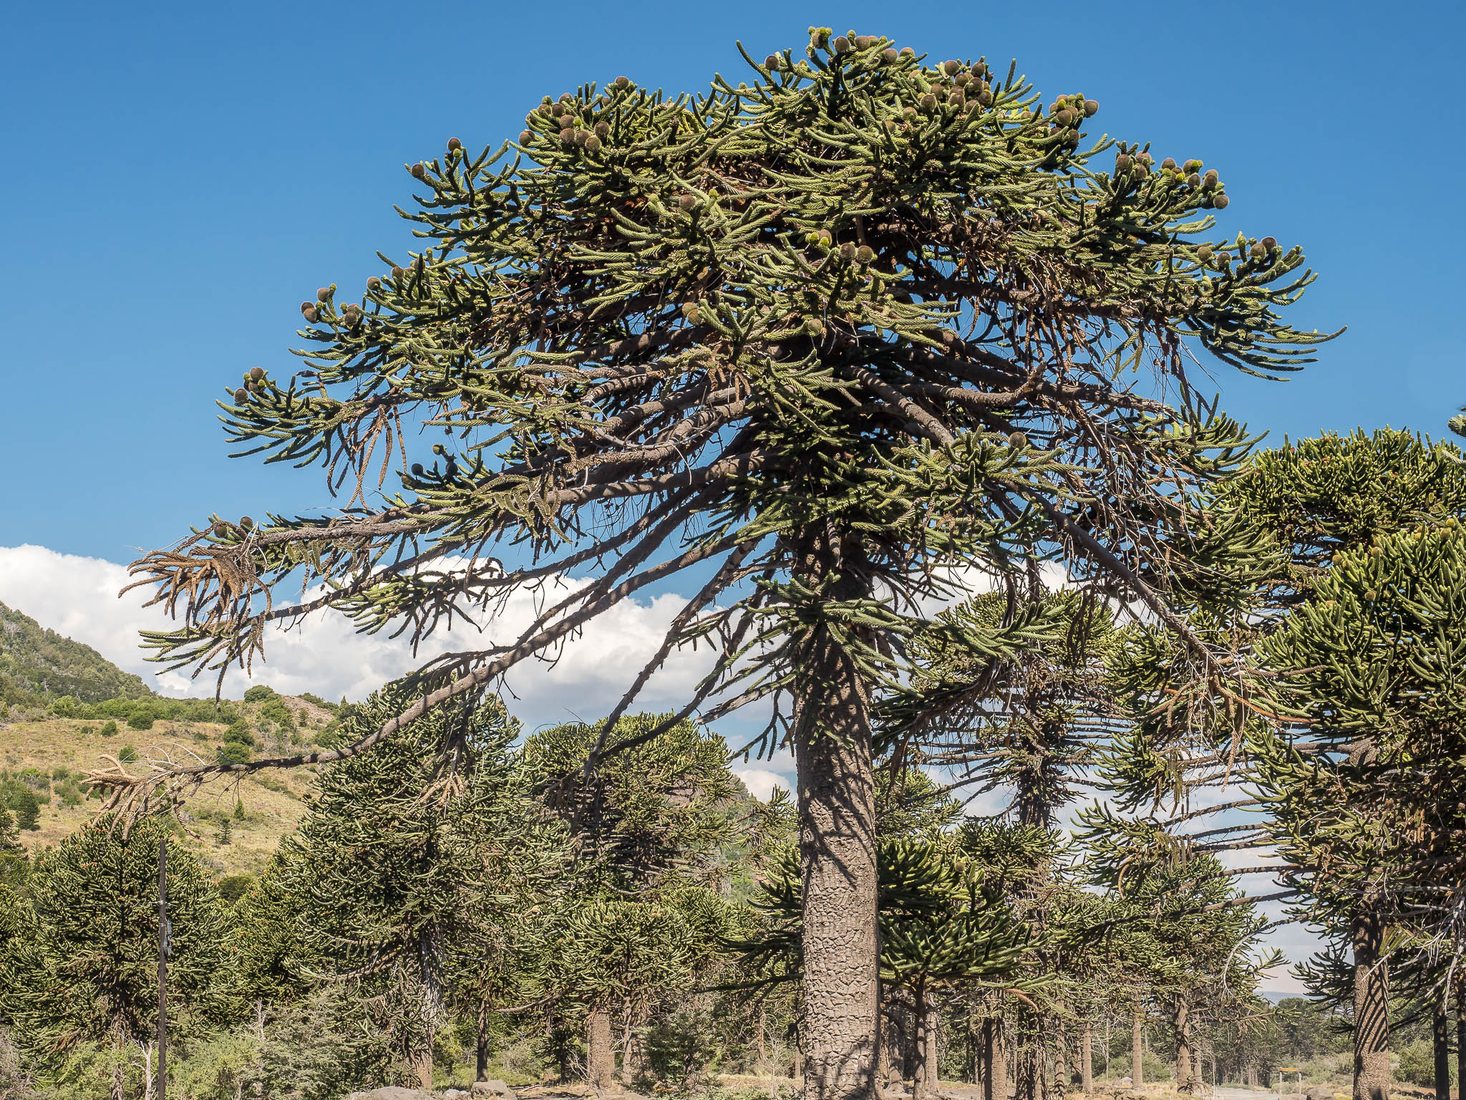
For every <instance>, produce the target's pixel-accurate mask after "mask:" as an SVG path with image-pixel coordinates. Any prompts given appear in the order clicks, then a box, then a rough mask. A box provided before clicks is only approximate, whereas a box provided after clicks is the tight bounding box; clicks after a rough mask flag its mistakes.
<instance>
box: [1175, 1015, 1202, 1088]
mask: <svg viewBox="0 0 1466 1100" xmlns="http://www.w3.org/2000/svg"><path fill="white" fill-rule="evenodd" d="M1174 1022H1175V1028H1176V1090H1177V1091H1178V1092H1187V1093H1190V1092H1195V1091H1196V1088H1197V1082H1196V1054H1195V1051H1193V1050H1192V1047H1191V1005H1190V1003H1189V1002H1188V1001H1187V999H1186V998H1185V997H1183V996H1178V997H1177V998H1176V1009H1175V1017H1174Z"/></svg>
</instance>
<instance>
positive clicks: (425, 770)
mask: <svg viewBox="0 0 1466 1100" xmlns="http://www.w3.org/2000/svg"><path fill="white" fill-rule="evenodd" d="M406 694H407V691H406V689H404V688H403V687H402V686H400V685H393V686H391V687H388V688H386V689H383V690H382V691H380V692H377V693H376V694H374V695H373V696H372V697H371V698H370V699H368V700H367V702H366V703H364V704H362V705H361V706H359V707H355V708H352V709H351V710H350V711H349V712H348V714H347V715H346V716H344V719H343V724H342V728H341V729H340V731H338V736H340V737H342V738H345V739H348V740H352V739H355V738H356V737H359V736H361V735H362V734H363V733H364V732H366V731H370V730H375V729H376V728H377V727H378V726H380V725H381V723H382V722H383V721H385V719H386V718H387V717H390V716H391V715H393V714H396V713H398V712H399V711H400V710H401V709H402V707H403V705H404V703H405V698H404V696H405V695H406ZM517 732H518V726H517V724H516V723H514V722H513V721H512V720H511V719H510V718H509V717H508V714H507V712H506V711H505V709H504V705H503V703H502V702H501V701H500V700H499V699H498V698H497V697H494V696H488V697H485V698H482V699H478V700H462V701H459V702H456V703H455V704H453V705H450V706H445V707H442V708H439V709H437V710H434V711H432V712H430V713H429V714H428V715H426V716H425V717H424V718H422V719H419V720H418V721H417V722H415V723H413V724H412V725H410V726H407V727H405V728H403V729H401V730H399V731H397V732H396V733H394V734H393V735H392V736H391V737H389V738H386V739H384V740H383V741H381V742H380V743H379V744H378V745H377V746H376V747H375V748H374V749H373V750H372V751H371V752H370V753H364V754H361V755H359V756H355V757H352V758H350V759H347V760H342V761H337V762H336V763H334V764H333V765H331V766H330V767H328V768H326V769H325V770H324V771H323V772H322V774H321V777H320V780H319V783H318V793H317V794H316V796H315V798H314V799H313V801H312V805H311V808H310V810H309V812H308V813H307V815H306V817H305V818H304V820H303V821H302V822H301V824H300V827H299V829H298V830H297V831H296V832H295V833H294V834H292V835H291V836H289V837H287V838H286V840H285V842H284V843H283V844H282V848H281V852H280V856H279V866H278V869H277V875H278V878H279V884H278V886H279V888H280V889H281V890H282V891H283V894H284V897H285V898H286V899H287V900H286V908H287V909H288V910H289V914H290V921H291V923H292V924H293V925H294V936H295V939H294V943H293V944H292V945H289V946H290V947H291V948H292V949H293V959H291V960H289V961H288V962H287V963H286V966H287V967H288V968H293V969H295V970H296V971H297V972H298V973H301V974H303V975H305V976H308V977H314V978H316V980H320V979H321V978H322V977H326V978H328V979H334V980H350V981H351V982H353V983H354V984H355V987H356V988H358V989H359V990H360V991H361V999H362V1000H363V1001H364V1002H367V1003H371V1004H374V1005H376V1007H377V1009H378V1011H376V1012H375V1013H374V1018H375V1021H376V1023H377V1026H378V1027H379V1028H380V1029H381V1030H382V1031H383V1032H384V1033H385V1034H387V1035H390V1036H391V1038H392V1041H393V1042H394V1043H395V1045H396V1047H397V1049H398V1052H399V1055H400V1057H401V1059H402V1061H403V1063H404V1064H405V1065H406V1066H408V1067H410V1068H411V1071H412V1072H419V1073H420V1072H422V1067H423V1065H424V1064H426V1065H427V1066H429V1067H430V1066H431V1051H432V1043H433V1036H434V1035H435V1033H436V1032H437V1030H438V1029H439V1028H440V1027H441V1026H442V1025H443V1023H444V1022H445V1020H446V1019H447V1016H448V1007H449V1004H450V1002H453V1001H454V1000H459V1001H461V1002H468V1004H469V1005H470V1006H471V1007H473V1008H478V1007H481V1006H480V1001H484V1002H485V1003H484V1004H483V1005H482V1007H483V1008H484V1009H485V1010H490V1011H491V1010H492V1009H493V1008H494V1007H495V1006H496V1005H499V1004H505V1003H508V1002H510V1001H512V1000H514V999H515V992H516V990H515V981H514V979H513V978H512V977H511V976H508V975H506V974H505V973H504V972H505V970H506V967H507V968H508V969H511V970H512V969H513V968H512V966H508V965H507V964H508V962H509V959H511V958H512V956H513V944H514V942H515V941H516V939H518V938H519V937H518V933H519V932H520V931H521V930H523V929H524V928H526V927H527V925H528V924H529V922H530V921H531V919H532V909H533V905H532V899H533V898H534V897H535V895H536V894H537V893H538V892H539V891H540V890H542V889H543V888H544V887H545V885H546V882H547V880H548V879H549V877H550V872H549V870H548V864H547V863H546V858H547V855H548V853H549V851H550V850H551V849H552V848H553V845H554V840H553V837H552V835H551V834H552V833H553V832H554V829H553V826H552V824H551V822H550V821H549V820H548V818H547V817H546V816H545V815H543V814H538V813H537V812H536V806H535V804H534V803H533V802H532V800H531V799H530V798H529V797H528V791H527V788H526V787H525V785H524V784H523V783H521V782H520V781H519V780H518V779H517V777H516V776H515V775H514V773H513V772H512V771H511V767H510V759H509V745H510V742H511V740H512V739H513V738H514V737H515V736H516V734H517ZM256 900H259V901H265V900H267V898H266V897H265V896H264V895H263V894H262V895H260V896H259V897H258V898H256ZM521 905H522V906H523V908H522V909H521ZM261 931H262V932H263V934H264V936H263V941H262V942H261V943H259V944H257V945H256V947H257V949H258V950H257V952H256V953H257V955H258V957H259V961H258V963H257V970H258V977H259V978H260V979H261V980H265V981H268V980H269V978H270V977H271V975H273V974H274V973H276V968H277V966H278V964H277V963H272V962H271V961H270V960H271V959H272V958H273V957H274V954H273V952H272V951H271V946H272V945H275V946H276V948H278V947H279V946H280V945H279V944H278V943H277V942H276V940H275V937H276V936H277V935H278V933H277V932H276V931H275V930H274V929H272V928H270V927H269V926H268V925H267V926H265V927H264V928H262V929H261ZM496 977H499V978H503V979H504V981H503V985H502V986H498V987H497V988H494V989H492V990H491V989H489V988H488V987H487V986H486V985H485V983H488V982H491V981H492V980H493V979H494V978H496ZM485 999H486V1000H485Z"/></svg>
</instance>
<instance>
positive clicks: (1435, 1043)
mask: <svg viewBox="0 0 1466 1100" xmlns="http://www.w3.org/2000/svg"><path fill="white" fill-rule="evenodd" d="M1430 1023H1431V1028H1430V1041H1431V1046H1432V1048H1433V1053H1434V1054H1435V1100H1451V1021H1450V1018H1449V1017H1447V1015H1446V1009H1445V1006H1444V1005H1442V1006H1440V1007H1438V1008H1436V1010H1435V1012H1434V1014H1433V1015H1432V1018H1431V1021H1430Z"/></svg>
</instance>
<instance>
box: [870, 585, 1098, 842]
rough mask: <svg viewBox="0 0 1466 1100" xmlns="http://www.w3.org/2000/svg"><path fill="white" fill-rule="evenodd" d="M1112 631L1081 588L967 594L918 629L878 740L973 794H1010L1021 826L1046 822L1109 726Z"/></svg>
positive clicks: (1063, 800)
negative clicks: (906, 680)
mask: <svg viewBox="0 0 1466 1100" xmlns="http://www.w3.org/2000/svg"><path fill="white" fill-rule="evenodd" d="M1114 634H1115V627H1114V622H1113V617H1112V613H1111V611H1110V610H1109V609H1108V608H1106V607H1105V606H1104V605H1102V604H1099V603H1096V602H1095V601H1094V600H1093V599H1091V598H1089V597H1087V596H1086V595H1084V594H1081V593H1076V592H1057V593H1040V594H1037V595H1034V596H1032V597H1031V598H1030V599H1029V600H1027V601H1026V602H1025V603H1023V604H1022V605H1020V606H1018V607H1015V606H1014V603H1013V601H1012V600H1011V598H1009V597H1008V596H1006V595H1004V594H1002V593H996V592H994V593H987V594H984V595H981V596H977V597H975V598H973V599H971V600H968V601H965V602H964V603H962V604H960V605H958V606H957V607H955V608H953V609H952V610H950V611H944V612H942V613H941V614H940V615H938V616H937V618H936V621H935V622H933V623H932V624H931V625H930V626H929V627H928V628H926V629H924V630H923V631H921V632H920V633H919V634H918V635H917V637H916V639H915V641H914V644H913V646H912V652H913V656H914V659H915V663H916V665H917V667H918V668H919V670H920V671H919V673H918V675H917V676H916V677H915V678H914V680H913V681H912V683H911V685H910V688H909V690H908V691H904V692H902V693H901V694H899V695H897V696H895V697H894V698H893V700H892V702H891V704H890V705H889V706H888V708H887V715H888V718H889V719H890V726H889V727H888V736H890V737H892V738H893V739H902V740H906V739H909V740H913V741H914V742H915V743H916V744H917V745H918V746H919V749H920V751H921V753H922V756H923V758H924V759H926V760H927V761H929V762H931V763H935V764H939V765H942V766H944V767H945V768H947V769H949V771H948V774H961V775H962V777H963V778H962V786H963V788H964V791H965V792H966V793H968V794H970V795H971V796H980V795H983V794H987V793H990V792H993V791H996V790H1000V789H1001V790H1004V791H1011V794H1012V805H1011V809H1012V811H1013V812H1014V814H1015V815H1016V817H1017V819H1018V821H1019V822H1020V823H1021V824H1024V825H1037V826H1042V827H1049V826H1052V825H1053V824H1054V823H1055V819H1056V817H1057V815H1058V813H1059V812H1060V810H1061V809H1062V807H1063V806H1064V804H1065V803H1067V802H1068V801H1070V800H1071V799H1072V798H1073V797H1074V788H1075V783H1076V780H1077V779H1078V778H1079V776H1080V774H1081V773H1082V772H1083V770H1084V769H1085V768H1086V767H1087V766H1088V765H1089V764H1090V763H1091V762H1092V758H1093V751H1094V750H1093V744H1094V742H1096V741H1098V740H1100V739H1101V738H1103V737H1105V736H1108V735H1110V733H1111V732H1112V730H1113V728H1114V726H1115V722H1114V721H1113V719H1114V711H1115V707H1114V705H1113V702H1112V701H1111V699H1110V697H1109V692H1108V691H1107V687H1106V683H1105V655H1106V653H1107V651H1108V650H1109V649H1110V648H1112V645H1113V642H1112V638H1113V635H1114ZM959 769H960V772H959Z"/></svg>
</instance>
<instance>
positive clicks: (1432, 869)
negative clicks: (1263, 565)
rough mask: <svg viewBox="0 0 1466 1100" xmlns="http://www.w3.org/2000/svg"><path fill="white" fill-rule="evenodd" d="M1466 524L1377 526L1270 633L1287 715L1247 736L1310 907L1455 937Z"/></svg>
mask: <svg viewBox="0 0 1466 1100" xmlns="http://www.w3.org/2000/svg"><path fill="white" fill-rule="evenodd" d="M1463 621H1466V529H1463V527H1462V524H1461V522H1460V521H1459V520H1457V519H1455V518H1454V517H1452V518H1448V519H1446V520H1445V521H1444V523H1442V524H1440V525H1439V526H1434V527H1417V528H1415V529H1413V530H1410V531H1402V532H1398V533H1394V534H1388V535H1383V536H1380V537H1378V538H1376V539H1374V540H1373V541H1372V542H1371V543H1370V544H1369V545H1368V546H1363V547H1358V548H1355V549H1352V550H1350V551H1348V552H1345V553H1341V554H1339V555H1337V556H1336V557H1335V558H1334V560H1333V563H1332V567H1331V569H1330V570H1329V573H1328V575H1327V576H1326V577H1325V578H1323V579H1322V580H1321V581H1319V582H1318V584H1317V585H1316V586H1315V588H1314V591H1313V596H1312V598H1311V599H1310V600H1309V601H1308V602H1307V603H1306V604H1305V605H1303V606H1302V607H1300V608H1299V609H1298V610H1296V611H1295V612H1294V613H1293V615H1292V616H1291V617H1290V619H1289V621H1288V622H1287V624H1286V625H1284V626H1283V628H1282V629H1280V630H1279V631H1278V632H1277V633H1276V634H1275V635H1273V636H1272V637H1271V638H1269V639H1268V641H1267V642H1266V643H1265V645H1264V647H1263V649H1262V656H1263V659H1264V660H1265V661H1266V662H1267V664H1268V666H1269V667H1270V668H1271V669H1272V670H1273V671H1274V673H1275V675H1276V680H1275V681H1274V685H1273V689H1272V690H1273V693H1274V697H1275V699H1276V701H1277V704H1278V706H1279V708H1280V709H1281V710H1283V712H1284V713H1286V714H1288V715H1290V716H1293V719H1294V720H1293V722H1292V723H1290V724H1289V726H1288V727H1287V728H1286V730H1285V731H1283V732H1277V731H1274V730H1272V729H1268V728H1260V729H1259V730H1258V731H1257V734H1256V736H1255V737H1254V738H1253V740H1252V743H1251V746H1250V747H1251V750H1252V752H1253V754H1254V756H1255V758H1256V760H1257V762H1258V776H1259V779H1260V781H1261V782H1262V784H1263V786H1264V790H1265V792H1266V794H1267V796H1268V799H1269V802H1270V805H1271V808H1272V811H1273V821H1274V828H1275V831H1276V834H1277V837H1278V840H1279V842H1280V844H1281V845H1282V851H1283V852H1284V854H1285V855H1286V857H1287V859H1288V862H1289V864H1290V865H1291V868H1292V869H1291V871H1290V875H1289V877H1290V879H1291V881H1293V882H1294V883H1295V884H1296V885H1297V886H1298V887H1299V888H1300V890H1302V891H1303V892H1304V895H1305V897H1307V898H1308V899H1310V901H1311V903H1312V904H1311V908H1310V910H1309V911H1310V912H1311V914H1312V916H1313V918H1314V919H1315V920H1316V921H1318V922H1319V923H1321V924H1325V925H1326V926H1332V927H1334V928H1335V929H1336V930H1337V931H1338V932H1339V933H1340V934H1342V931H1343V930H1341V929H1338V927H1337V922H1336V921H1334V920H1332V919H1330V918H1331V914H1335V913H1339V912H1343V913H1350V912H1352V911H1353V910H1354V909H1355V908H1356V907H1357V906H1358V905H1359V904H1361V899H1362V900H1363V901H1365V902H1367V903H1368V904H1369V905H1370V906H1371V907H1372V908H1373V909H1374V910H1375V911H1378V912H1381V913H1383V914H1386V915H1387V916H1388V918H1389V919H1390V920H1391V921H1392V922H1398V923H1399V924H1400V925H1402V926H1404V927H1403V928H1402V931H1405V930H1408V929H1410V928H1414V929H1415V931H1416V932H1417V933H1418V934H1420V935H1422V936H1423V938H1425V939H1426V940H1427V941H1431V940H1434V941H1436V942H1435V943H1433V944H1432V945H1431V946H1432V948H1433V950H1434V952H1440V953H1444V954H1445V955H1446V956H1447V957H1451V956H1454V955H1456V954H1457V953H1458V952H1459V951H1460V950H1461V942H1460V936H1459V934H1458V932H1457V931H1456V929H1457V925H1458V918H1457V916H1456V914H1457V912H1458V911H1459V908H1460V906H1461V904H1462V898H1461V897H1460V896H1459V891H1458V887H1457V885H1456V884H1458V883H1460V882H1461V881H1462V874H1463V871H1466V868H1463V866H1462V862H1461V859H1462V857H1461V852H1462V850H1463V841H1466V806H1463V803H1462V802H1461V801H1460V796H1459V793H1458V792H1459V791H1460V789H1461V784H1462V782H1463V781H1466V773H1463V772H1462V765H1461V763H1460V761H1461V760H1462V759H1463V758H1466V743H1463V740H1462V734H1463V730H1466V685H1463V682H1462V674H1463V668H1466V663H1463V662H1466V632H1463V631H1462V628H1461V624H1462V622H1463Z"/></svg>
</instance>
